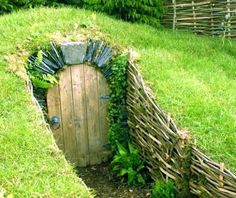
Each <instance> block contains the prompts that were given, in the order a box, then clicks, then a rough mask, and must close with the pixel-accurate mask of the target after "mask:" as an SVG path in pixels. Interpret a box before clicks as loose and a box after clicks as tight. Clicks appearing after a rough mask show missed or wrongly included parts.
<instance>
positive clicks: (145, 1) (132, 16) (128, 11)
mask: <svg viewBox="0 0 236 198" xmlns="http://www.w3.org/2000/svg"><path fill="white" fill-rule="evenodd" d="M83 6H84V7H85V8H89V9H93V10H96V11H102V12H106V13H108V14H111V15H114V16H116V17H118V18H121V19H124V20H126V21H131V22H141V23H147V24H150V25H153V26H159V25H160V21H159V19H160V18H161V16H162V14H163V12H164V10H163V0H152V1H150V0H140V1H137V0H116V1H115V0H92V1H91V0H84V3H83Z"/></svg>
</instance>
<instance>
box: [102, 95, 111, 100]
mask: <svg viewBox="0 0 236 198" xmlns="http://www.w3.org/2000/svg"><path fill="white" fill-rule="evenodd" d="M99 98H100V99H102V100H109V99H110V98H111V97H110V95H100V96H99Z"/></svg>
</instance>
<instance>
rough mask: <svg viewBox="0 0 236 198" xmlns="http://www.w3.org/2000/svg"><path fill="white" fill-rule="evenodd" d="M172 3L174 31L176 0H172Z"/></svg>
mask: <svg viewBox="0 0 236 198" xmlns="http://www.w3.org/2000/svg"><path fill="white" fill-rule="evenodd" d="M172 4H173V11H174V15H173V31H175V29H176V0H172Z"/></svg>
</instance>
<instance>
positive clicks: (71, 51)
mask: <svg viewBox="0 0 236 198" xmlns="http://www.w3.org/2000/svg"><path fill="white" fill-rule="evenodd" d="M61 50H62V53H63V56H64V60H65V63H66V64H67V65H76V64H81V63H83V62H84V57H85V55H86V51H87V43H86V42H68V43H62V44H61Z"/></svg>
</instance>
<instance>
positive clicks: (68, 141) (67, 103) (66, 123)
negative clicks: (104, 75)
mask: <svg viewBox="0 0 236 198" xmlns="http://www.w3.org/2000/svg"><path fill="white" fill-rule="evenodd" d="M59 88H60V97H61V115H62V122H63V129H62V130H63V135H64V145H65V156H66V158H67V159H68V160H69V161H70V162H72V163H75V164H76V163H77V143H76V138H75V137H76V133H75V128H74V120H73V112H74V110H73V102H72V101H73V93H72V85H71V68H70V67H69V68H67V69H66V70H65V71H63V72H62V73H61V74H60V80H59Z"/></svg>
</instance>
